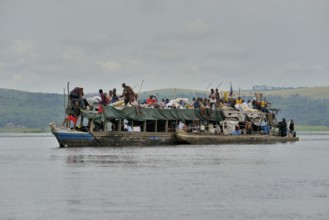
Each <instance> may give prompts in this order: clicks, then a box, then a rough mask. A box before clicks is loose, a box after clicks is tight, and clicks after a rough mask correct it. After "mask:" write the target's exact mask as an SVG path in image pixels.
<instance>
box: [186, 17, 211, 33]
mask: <svg viewBox="0 0 329 220" xmlns="http://www.w3.org/2000/svg"><path fill="white" fill-rule="evenodd" d="M210 31H211V25H210V24H208V23H206V22H205V21H203V20H197V21H189V22H185V23H184V32H185V33H187V34H191V35H203V34H207V33H209V32H210Z"/></svg>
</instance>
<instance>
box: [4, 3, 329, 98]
mask: <svg viewBox="0 0 329 220" xmlns="http://www.w3.org/2000/svg"><path fill="white" fill-rule="evenodd" d="M67 82H69V85H70V89H73V88H74V87H76V86H82V87H83V88H84V91H85V93H94V92H98V90H99V89H103V90H104V91H108V90H110V89H112V88H117V90H118V91H119V92H120V89H122V87H121V84H122V83H126V84H127V85H130V86H131V87H133V88H134V90H135V91H137V92H138V91H148V90H154V89H163V88H186V89H197V90H205V89H207V88H208V87H209V89H210V88H211V87H217V86H219V85H220V86H219V89H220V90H229V87H230V82H231V83H232V86H233V89H238V88H240V89H251V88H252V86H254V85H269V86H278V87H314V86H328V85H329V1H328V0H266V1H264V0H165V1H164V0H92V1H91V0H29V1H26V0H0V88H7V89H15V90H23V91H29V92H42V93H63V89H64V88H66V85H67ZM121 91H122V90H121Z"/></svg>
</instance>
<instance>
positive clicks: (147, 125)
mask: <svg viewBox="0 0 329 220" xmlns="http://www.w3.org/2000/svg"><path fill="white" fill-rule="evenodd" d="M102 109H103V111H101V112H99V111H95V109H94V110H82V113H81V117H82V118H84V119H86V120H88V126H87V129H86V130H84V131H77V130H72V129H70V128H67V127H62V126H58V125H56V123H50V124H49V126H50V128H51V131H52V133H53V134H54V136H55V137H56V139H57V141H58V143H59V145H60V147H83V146H92V147H103V146H104V147H115V146H162V145H176V144H227V143H236V144H241V143H276V142H293V141H298V140H299V139H298V137H279V136H278V135H275V134H276V133H277V131H275V124H276V121H275V120H273V117H272V114H273V112H277V110H275V109H274V110H273V109H267V110H266V111H263V110H262V111H260V110H254V109H251V110H248V111H247V110H246V111H241V110H237V109H233V108H227V107H225V106H224V107H221V108H217V109H210V108H202V109H159V108H140V107H139V106H132V107H128V106H125V107H118V106H112V105H107V106H102ZM272 110H273V111H272ZM274 118H275V117H274ZM265 119H266V120H267V121H268V122H267V123H268V126H271V129H270V132H269V134H270V135H261V134H260V133H261V132H260V129H261V128H262V126H261V124H262V123H263V122H264V120H265ZM247 120H248V121H252V122H253V123H254V124H253V129H254V131H255V132H254V134H253V135H230V134H231V133H232V131H234V125H243V124H244V123H246V121H247ZM179 121H184V123H185V124H186V127H187V129H186V130H187V131H190V132H180V131H179V132H177V130H178V129H177V125H178V123H179ZM226 125H230V126H226ZM195 131H196V132H195Z"/></svg>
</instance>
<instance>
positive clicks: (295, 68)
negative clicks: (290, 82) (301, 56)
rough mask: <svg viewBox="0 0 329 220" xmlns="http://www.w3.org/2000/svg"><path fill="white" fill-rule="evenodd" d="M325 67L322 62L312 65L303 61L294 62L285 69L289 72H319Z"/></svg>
mask: <svg viewBox="0 0 329 220" xmlns="http://www.w3.org/2000/svg"><path fill="white" fill-rule="evenodd" d="M323 69H324V67H323V65H321V64H315V65H310V64H305V63H301V62H292V63H289V64H288V65H287V66H286V67H285V70H286V71H289V72H319V71H322V70H323Z"/></svg>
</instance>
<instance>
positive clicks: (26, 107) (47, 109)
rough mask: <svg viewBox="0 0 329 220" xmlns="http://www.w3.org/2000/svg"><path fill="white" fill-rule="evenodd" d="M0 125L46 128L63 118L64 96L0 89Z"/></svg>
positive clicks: (6, 126)
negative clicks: (49, 123)
mask: <svg viewBox="0 0 329 220" xmlns="http://www.w3.org/2000/svg"><path fill="white" fill-rule="evenodd" d="M0 106H1V108H0V116H1V117H0V127H2V128H8V129H9V128H39V129H46V128H48V122H51V121H56V122H57V121H62V120H63V118H64V98H63V95H59V94H47V93H30V92H23V91H17V90H9V89H0Z"/></svg>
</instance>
